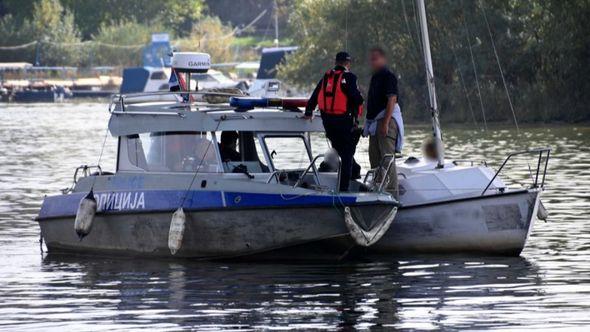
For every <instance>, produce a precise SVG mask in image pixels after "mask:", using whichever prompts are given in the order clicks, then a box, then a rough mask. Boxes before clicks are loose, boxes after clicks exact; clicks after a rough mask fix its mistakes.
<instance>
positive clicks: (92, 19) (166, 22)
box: [11, 0, 204, 38]
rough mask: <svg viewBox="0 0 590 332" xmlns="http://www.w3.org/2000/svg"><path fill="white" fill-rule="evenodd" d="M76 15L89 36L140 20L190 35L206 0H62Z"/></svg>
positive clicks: (80, 25)
mask: <svg viewBox="0 0 590 332" xmlns="http://www.w3.org/2000/svg"><path fill="white" fill-rule="evenodd" d="M11 1H12V0H11ZM62 2H63V4H64V6H65V7H66V8H68V9H69V10H71V11H72V12H73V13H74V14H75V16H76V24H77V25H78V26H79V27H80V29H81V31H82V34H83V36H84V37H85V38H90V36H92V35H95V34H96V33H98V31H99V30H100V29H101V27H103V25H104V24H111V23H114V24H116V23H117V22H129V21H132V22H138V23H140V24H145V25H153V24H155V23H161V24H162V25H160V26H163V27H164V28H167V29H171V30H172V31H174V32H175V34H177V35H179V36H184V35H187V34H188V33H189V32H190V31H191V28H192V24H193V23H194V22H195V21H196V20H198V19H199V18H200V17H201V13H202V11H203V7H204V5H203V1H202V0H167V1H165V2H163V1H160V0H125V1H121V0H62Z"/></svg>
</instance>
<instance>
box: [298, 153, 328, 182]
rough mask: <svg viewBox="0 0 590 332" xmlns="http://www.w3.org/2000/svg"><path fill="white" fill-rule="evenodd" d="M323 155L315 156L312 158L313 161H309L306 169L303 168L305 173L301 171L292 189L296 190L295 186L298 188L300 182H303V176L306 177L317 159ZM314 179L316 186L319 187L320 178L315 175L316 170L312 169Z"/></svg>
mask: <svg viewBox="0 0 590 332" xmlns="http://www.w3.org/2000/svg"><path fill="white" fill-rule="evenodd" d="M323 157H324V155H323V154H318V155H317V156H315V157H313V159H312V160H311V162H310V163H309V165H307V167H306V168H305V171H303V173H301V175H300V176H299V179H297V182H295V185H293V188H296V187H297V186H299V184H300V182H301V180H303V178H304V177H305V175H307V173H308V172H309V169H310V168H312V166H314V165H315V162H316V161H317V160H318V159H319V158H323ZM314 177H315V180H316V182H317V184H318V186H321V183H320V177H319V176H318V174H317V170H315V169H314Z"/></svg>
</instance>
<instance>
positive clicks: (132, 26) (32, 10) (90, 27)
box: [0, 0, 234, 67]
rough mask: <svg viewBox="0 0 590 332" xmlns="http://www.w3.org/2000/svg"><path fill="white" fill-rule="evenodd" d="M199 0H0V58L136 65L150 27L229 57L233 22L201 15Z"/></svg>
mask: <svg viewBox="0 0 590 332" xmlns="http://www.w3.org/2000/svg"><path fill="white" fill-rule="evenodd" d="M204 8H205V5H204V3H203V1H202V0H168V1H166V2H165V3H164V2H162V1H159V0H125V1H119V0H35V1H20V0H3V1H2V2H1V3H0V16H1V17H0V62H9V61H19V62H21V61H25V62H31V63H36V64H39V65H45V66H81V67H88V66H136V65H140V64H141V54H142V50H143V46H144V45H145V44H147V43H148V42H149V41H150V38H151V35H152V33H159V32H167V33H169V34H170V35H171V37H172V38H174V45H175V46H177V47H178V48H179V49H182V50H184V51H192V50H195V51H196V50H200V51H206V52H208V53H211V55H212V57H214V58H215V59H217V60H216V61H218V62H223V61H230V60H231V59H232V58H233V57H232V54H231V50H230V49H229V47H228V45H231V44H232V42H233V39H234V35H233V34H232V31H233V28H232V27H231V26H230V25H227V24H223V23H222V22H221V21H220V20H219V19H218V18H217V17H213V16H209V15H206V13H205V12H204Z"/></svg>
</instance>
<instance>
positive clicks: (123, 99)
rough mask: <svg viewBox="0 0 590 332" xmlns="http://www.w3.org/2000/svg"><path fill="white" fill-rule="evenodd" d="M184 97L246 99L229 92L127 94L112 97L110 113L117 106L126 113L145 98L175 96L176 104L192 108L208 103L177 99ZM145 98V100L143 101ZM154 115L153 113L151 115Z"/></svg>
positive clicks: (172, 112) (173, 112)
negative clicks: (131, 106)
mask: <svg viewBox="0 0 590 332" xmlns="http://www.w3.org/2000/svg"><path fill="white" fill-rule="evenodd" d="M182 95H189V96H193V95H197V96H214V97H228V98H229V97H244V96H245V95H244V94H239V93H229V92H216V91H206V90H204V91H152V92H137V93H125V94H114V95H112V96H111V102H110V103H109V113H113V112H114V111H115V108H114V107H116V106H118V107H119V108H120V112H125V107H126V106H127V105H131V104H134V103H143V102H146V101H149V100H146V99H145V97H161V96H175V98H176V99H177V100H176V102H177V103H178V104H179V105H183V106H190V105H192V104H194V103H197V102H203V103H208V102H207V101H206V100H191V99H192V98H189V100H188V101H186V102H185V101H182V100H181V98H177V97H176V96H182ZM133 98H136V99H137V100H136V101H135V102H133ZM142 98H144V99H142ZM161 101H167V100H161ZM170 101H174V100H170ZM177 113H178V112H177V111H170V113H167V114H173V115H175V114H177ZM150 114H152V113H150Z"/></svg>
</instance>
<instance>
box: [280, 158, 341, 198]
mask: <svg viewBox="0 0 590 332" xmlns="http://www.w3.org/2000/svg"><path fill="white" fill-rule="evenodd" d="M324 157H325V155H324V154H318V155H317V156H315V157H314V158H313V159H312V160H311V162H310V163H309V165H307V167H306V168H305V170H304V171H303V173H301V175H300V176H299V178H298V179H297V182H295V184H294V185H293V188H297V187H298V186H300V185H301V183H302V181H303V179H304V178H305V176H306V175H307V173H309V170H310V169H313V175H314V178H315V181H316V184H317V185H318V186H321V185H322V184H321V181H320V175H319V172H318V169H317V167H315V163H316V162H317V160H318V159H320V158H324ZM341 171H342V160H341V159H340V156H338V176H337V178H336V192H339V191H340V177H341V174H340V173H341ZM271 178H272V175H271ZM269 181H270V179H269Z"/></svg>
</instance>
